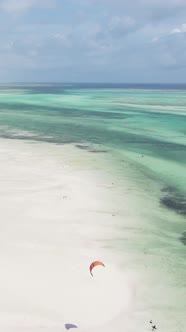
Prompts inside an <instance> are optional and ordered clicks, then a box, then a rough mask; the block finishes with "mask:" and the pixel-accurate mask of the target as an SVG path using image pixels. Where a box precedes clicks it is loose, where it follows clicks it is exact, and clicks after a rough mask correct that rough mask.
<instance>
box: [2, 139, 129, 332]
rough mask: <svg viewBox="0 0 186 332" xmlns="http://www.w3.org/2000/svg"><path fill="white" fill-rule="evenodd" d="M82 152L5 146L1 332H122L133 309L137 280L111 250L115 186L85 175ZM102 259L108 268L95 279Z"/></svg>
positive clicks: (15, 144)
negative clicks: (107, 244) (122, 320)
mask: <svg viewBox="0 0 186 332" xmlns="http://www.w3.org/2000/svg"><path fill="white" fill-rule="evenodd" d="M76 150H77V149H76ZM80 153H83V154H84V153H85V152H80V151H78V152H76V154H74V148H73V147H70V146H69V147H67V146H64V147H63V146H55V145H49V144H45V143H38V144H32V143H25V142H21V141H12V140H1V141H0V183H1V185H0V201H1V204H0V215H1V220H0V271H1V273H0V294H1V296H0V331H3V332H13V331H15V332H22V331H24V332H27V331H29V332H31V331H35V332H38V331H56V332H57V331H65V330H67V327H68V325H65V324H74V325H76V326H77V327H78V330H79V331H95V329H96V330H99V328H100V329H102V326H107V330H110V331H114V330H115V328H116V326H115V320H116V321H118V317H119V316H120V314H121V312H123V311H125V310H126V311H128V309H129V306H130V303H131V299H132V293H131V291H130V290H129V288H128V282H129V277H127V276H125V277H124V275H123V273H122V271H121V270H120V268H119V267H118V266H117V264H116V265H115V263H114V258H113V257H112V255H111V254H110V252H108V251H107V250H106V249H105V248H104V245H103V243H104V240H105V239H110V238H112V236H113V234H114V230H113V223H114V222H115V221H116V219H117V216H115V215H114V213H115V212H114V211H115V207H116V205H115V204H116V203H115V201H114V200H113V194H112V191H111V190H110V188H111V187H112V184H111V183H107V182H106V180H105V179H104V178H103V177H102V176H101V175H100V174H99V171H94V170H91V169H90V168H88V167H87V169H82V167H81V165H80V163H81V162H79V159H78V158H79V157H78V155H79V154H80ZM74 165H76V166H75V167H74ZM94 260H101V261H103V262H104V263H105V268H103V267H97V268H95V271H94V277H92V276H91V275H90V273H89V265H90V263H91V262H92V261H94ZM130 282H131V281H130Z"/></svg>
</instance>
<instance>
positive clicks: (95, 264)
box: [90, 261, 105, 276]
mask: <svg viewBox="0 0 186 332" xmlns="http://www.w3.org/2000/svg"><path fill="white" fill-rule="evenodd" d="M97 265H102V266H104V267H105V265H104V264H103V263H102V262H99V261H94V262H92V264H91V265H90V273H91V275H92V276H93V274H92V269H93V268H94V267H95V266H97Z"/></svg>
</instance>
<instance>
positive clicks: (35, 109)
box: [0, 85, 186, 214]
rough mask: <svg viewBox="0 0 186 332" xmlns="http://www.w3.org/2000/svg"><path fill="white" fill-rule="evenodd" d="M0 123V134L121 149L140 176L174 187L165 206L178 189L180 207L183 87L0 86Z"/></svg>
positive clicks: (185, 152) (184, 190) (184, 186)
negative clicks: (140, 173) (136, 168)
mask: <svg viewBox="0 0 186 332" xmlns="http://www.w3.org/2000/svg"><path fill="white" fill-rule="evenodd" d="M0 126H1V127H0V128H1V137H12V138H19V139H27V140H33V139H34V140H36V141H47V142H54V143H75V144H77V145H79V144H81V147H80V146H79V147H80V148H83V146H82V145H84V147H85V148H86V145H87V144H88V145H94V150H96V149H97V150H98V151H97V152H99V151H100V150H103V151H104V150H105V149H106V150H108V151H110V153H112V152H113V151H114V152H115V153H116V152H117V151H118V152H119V153H120V156H121V153H123V155H124V157H125V158H127V159H129V160H130V161H132V162H133V163H134V164H135V165H136V166H137V167H138V168H139V169H140V170H141V172H142V173H144V174H145V175H146V176H148V177H150V178H153V179H154V180H155V181H159V182H160V183H162V184H163V185H165V186H166V187H167V188H170V190H171V196H172V195H173V192H175V193H177V198H176V202H175V204H174V202H172V203H171V202H169V203H168V205H169V207H171V205H172V208H176V206H177V205H179V204H178V200H179V197H180V195H181V197H182V203H181V206H177V208H176V209H177V211H180V210H181V212H182V213H184V214H185V213H186V203H185V198H184V199H183V196H185V194H186V172H185V165H186V90H184V87H179V86H178V87H177V89H171V88H170V87H169V89H166V87H165V86H164V87H163V88H162V87H161V89H160V88H159V89H158V88H157V87H156V89H152V88H151V89H150V88H148V89H147V88H146V89H144V88H141V89H140V88H135V89H134V88H131V87H130V88H128V89H127V88H121V87H119V88H116V87H115V88H113V87H112V88H108V87H107V88H105V87H97V88H96V87H95V86H94V88H91V87H87V88H82V87H81V88H80V87H78V86H73V85H72V86H69V85H67V86H65V85H64V86H60V85H53V86H45V87H42V86H40V87H37V86H31V87H27V86H21V87H19V86H14V87H1V90H0ZM94 152H96V151H94ZM170 190H169V193H170ZM175 195H176V194H175ZM182 195H183V196H182ZM183 200H184V203H183Z"/></svg>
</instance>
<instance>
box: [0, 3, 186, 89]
mask: <svg viewBox="0 0 186 332" xmlns="http://www.w3.org/2000/svg"><path fill="white" fill-rule="evenodd" d="M0 82H119V83H120V82H126V83H140V82H141V83H148V82H149V83H186V0H0Z"/></svg>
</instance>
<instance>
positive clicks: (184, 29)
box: [170, 23, 186, 34]
mask: <svg viewBox="0 0 186 332" xmlns="http://www.w3.org/2000/svg"><path fill="white" fill-rule="evenodd" d="M183 32H186V23H184V24H182V25H181V27H179V28H176V29H173V30H171V31H170V33H171V34H174V33H183Z"/></svg>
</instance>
